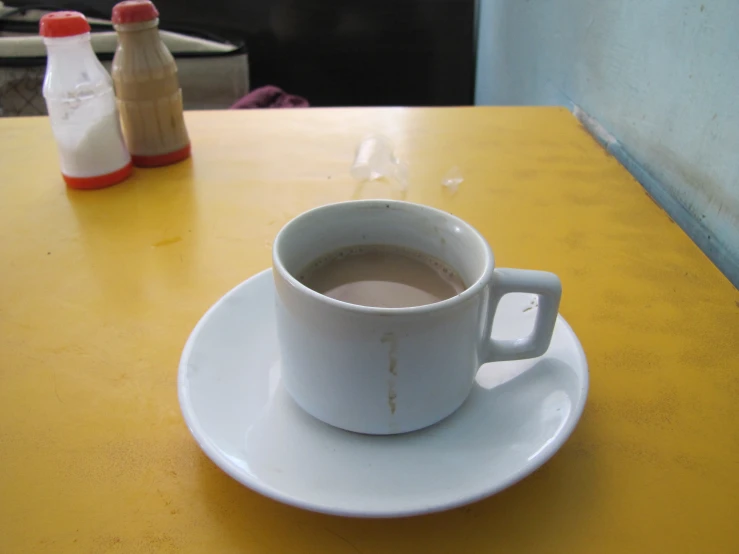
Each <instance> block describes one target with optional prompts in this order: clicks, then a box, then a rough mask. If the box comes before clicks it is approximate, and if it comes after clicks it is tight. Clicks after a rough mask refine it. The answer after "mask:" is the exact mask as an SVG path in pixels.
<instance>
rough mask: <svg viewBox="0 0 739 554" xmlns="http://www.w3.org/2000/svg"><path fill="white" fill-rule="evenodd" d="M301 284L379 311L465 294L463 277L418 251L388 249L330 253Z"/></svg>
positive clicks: (356, 248) (306, 271) (311, 267)
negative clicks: (463, 292)
mask: <svg viewBox="0 0 739 554" xmlns="http://www.w3.org/2000/svg"><path fill="white" fill-rule="evenodd" d="M299 279H300V281H301V282H302V283H303V284H304V285H305V286H307V287H308V288H310V289H313V290H314V291H316V292H320V293H321V294H324V295H326V296H329V297H331V298H335V299H336V300H341V301H343V302H348V303H350V304H359V305H361V306H372V307H377V308H409V307H412V306H423V305H425V304H433V303H434V302H440V301H441V300H446V299H447V298H452V297H453V296H456V295H457V294H459V293H461V292H462V291H463V290H464V289H465V288H466V287H465V285H464V282H463V281H462V279H461V278H460V277H459V274H458V273H457V272H456V271H454V269H452V268H451V267H449V266H448V265H447V264H445V263H444V262H442V261H440V260H438V259H436V258H434V257H432V256H428V255H426V254H423V253H422V252H418V251H416V250H411V249H408V248H401V247H397V246H387V245H362V246H354V247H347V248H343V249H341V250H338V251H336V252H332V253H330V254H327V255H325V256H322V257H321V258H319V259H318V260H315V261H314V262H313V263H311V264H309V265H308V266H307V267H306V268H305V269H304V270H303V271H302V272H301V273H300V275H299Z"/></svg>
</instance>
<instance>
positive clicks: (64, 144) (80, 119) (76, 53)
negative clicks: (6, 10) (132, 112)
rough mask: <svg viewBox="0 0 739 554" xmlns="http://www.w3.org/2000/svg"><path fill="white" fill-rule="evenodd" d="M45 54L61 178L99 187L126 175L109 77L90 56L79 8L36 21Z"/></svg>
mask: <svg viewBox="0 0 739 554" xmlns="http://www.w3.org/2000/svg"><path fill="white" fill-rule="evenodd" d="M39 32H40V34H41V36H43V37H44V44H45V45H46V51H47V54H48V59H47V64H46V75H45V77H44V86H43V95H44V99H45V100H46V107H47V110H48V112H49V119H50V121H51V129H52V132H53V134H54V138H55V139H56V143H57V149H58V151H59V162H60V165H61V170H62V176H63V177H64V181H65V182H66V183H67V186H69V187H70V188H75V189H98V188H103V187H107V186H110V185H114V184H116V183H119V182H121V181H123V180H124V179H125V178H126V177H128V176H129V175H130V174H131V168H132V164H131V156H130V154H129V153H128V150H127V149H126V144H125V142H124V141H123V135H122V133H121V125H120V120H119V118H118V109H117V107H116V99H115V93H114V91H113V81H112V79H111V78H110V75H108V72H107V71H105V68H104V67H103V65H102V64H101V63H100V61H99V60H98V59H97V56H95V52H94V51H93V49H92V45H91V43H90V25H89V24H88V23H87V19H85V16H84V15H82V14H81V13H79V12H69V11H63V12H53V13H49V14H46V15H44V16H43V17H42V18H41V21H40V23H39Z"/></svg>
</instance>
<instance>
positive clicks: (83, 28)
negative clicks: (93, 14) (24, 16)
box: [39, 12, 90, 38]
mask: <svg viewBox="0 0 739 554" xmlns="http://www.w3.org/2000/svg"><path fill="white" fill-rule="evenodd" d="M89 32H90V24H89V23H88V22H87V19H85V16H84V15H82V14H81V13H80V12H52V13H47V14H46V15H45V16H43V17H42V18H41V21H39V33H40V34H41V36H43V37H50V38H59V37H73V36H74V35H81V34H84V33H89Z"/></svg>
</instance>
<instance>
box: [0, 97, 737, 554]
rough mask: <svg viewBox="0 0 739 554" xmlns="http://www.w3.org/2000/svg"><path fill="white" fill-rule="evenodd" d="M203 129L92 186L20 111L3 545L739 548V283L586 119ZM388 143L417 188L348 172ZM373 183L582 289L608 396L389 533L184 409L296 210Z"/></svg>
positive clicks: (213, 116)
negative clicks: (214, 329) (521, 465)
mask: <svg viewBox="0 0 739 554" xmlns="http://www.w3.org/2000/svg"><path fill="white" fill-rule="evenodd" d="M187 124H188V127H189V130H190V134H191V137H192V141H193V152H194V154H193V158H192V160H191V161H187V162H184V163H182V164H179V165H176V166H172V167H168V168H163V169H154V170H137V171H136V172H135V175H134V176H133V177H132V178H131V179H130V180H129V181H127V182H125V183H123V184H121V185H118V186H115V187H112V188H110V189H106V190H101V191H93V192H78V191H68V190H66V189H65V188H64V186H63V184H62V181H61V177H60V175H59V171H58V166H57V161H56V152H55V147H54V143H53V141H52V137H51V132H50V128H49V124H48V121H47V120H46V119H44V118H29V119H4V120H0V160H1V161H0V356H1V357H0V360H1V361H0V499H1V500H0V552H2V553H4V554H5V553H7V554H16V553H27V552H39V553H43V552H53V553H56V554H58V553H64V552H85V553H86V552H91V553H104V552H125V553H129V552H130V553H133V552H198V553H202V552H208V553H219V554H221V553H237V552H238V553H242V552H249V553H268V552H269V553H295V552H317V553H321V554H331V553H336V554H338V553H346V554H352V553H354V554H356V553H371V552H381V553H396V552H397V553H408V552H423V553H424V554H431V553H437V552H438V553H447V552H475V553H477V552H503V553H513V552H525V553H528V552H556V553H559V552H563V553H568V554H573V553H589V554H590V553H599V554H601V553H610V552H614V553H620V554H621V553H625V552H650V553H651V552H691V553H694V552H701V553H704V552H705V553H709V552H710V553H717V552H739V533H737V531H736V528H735V525H736V522H737V521H739V292H737V290H736V289H734V288H733V287H732V286H731V285H730V284H729V282H728V281H727V280H726V279H725V278H724V277H723V276H722V275H721V274H720V273H719V271H718V270H717V269H716V268H715V267H714V266H713V265H712V264H711V263H710V262H709V261H708V259H707V258H706V257H705V256H704V255H703V254H702V253H701V251H700V250H699V249H698V248H697V247H696V246H695V245H694V244H693V243H692V242H691V241H690V240H689V239H688V237H687V236H685V235H684V234H683V232H682V231H681V230H680V229H679V228H678V227H677V226H676V225H675V224H673V222H672V221H671V220H670V219H669V218H668V216H667V215H666V214H665V213H664V212H663V211H661V210H660V209H659V208H658V207H657V206H656V205H655V204H654V203H653V202H652V201H651V200H650V198H649V197H648V196H647V195H646V194H645V193H644V191H643V190H642V188H641V187H640V186H639V184H638V183H636V182H635V181H634V180H633V179H632V177H631V176H630V175H629V174H628V173H627V172H626V171H625V170H624V169H623V168H622V167H621V166H620V165H619V164H618V162H617V161H616V160H615V159H613V158H611V157H610V156H608V155H607V154H606V153H605V152H604V151H603V150H602V149H601V148H600V147H599V146H598V145H597V144H596V143H595V142H594V141H593V139H592V138H591V137H590V136H589V135H588V134H587V133H586V132H585V131H584V130H583V129H582V128H581V127H580V125H579V124H578V123H577V121H576V120H575V119H574V118H573V117H572V116H571V115H570V114H569V113H568V112H566V111H565V110H563V109H558V108H475V109H472V108H454V109H377V110H370V109H356V110H338V109H336V110H306V111H300V110H296V111H289V110H286V111H249V112H238V113H234V112H210V113H209V112H194V113H188V114H187ZM370 132H382V133H384V134H387V135H389V136H390V137H391V138H392V139H393V140H394V141H395V142H396V144H397V150H398V153H399V154H400V155H401V156H402V157H403V158H404V159H405V160H407V161H408V163H409V165H410V174H411V178H410V186H409V188H408V190H407V194H406V195H403V194H402V193H401V192H400V190H399V189H398V188H397V187H396V186H393V185H391V184H387V183H379V182H378V183H372V184H369V185H367V186H365V187H357V186H356V184H355V183H354V182H353V181H352V180H351V178H350V177H349V173H348V170H349V166H350V164H351V161H352V158H353V154H354V149H355V147H356V145H357V143H358V141H359V140H360V139H361V138H362V137H363V136H365V135H366V134H368V133H370ZM455 165H456V166H459V168H460V169H461V171H462V173H463V175H464V179H465V180H464V182H463V183H462V184H461V185H460V187H459V190H458V191H457V193H456V194H450V192H449V191H448V190H446V189H445V188H444V187H442V186H441V179H442V177H443V175H444V174H445V173H446V172H447V171H448V170H449V169H450V168H451V167H452V166H455ZM359 197H392V198H401V197H405V198H407V200H410V201H415V202H420V203H425V204H430V205H433V206H437V207H440V208H443V209H445V210H448V211H451V212H453V213H454V214H456V215H459V216H461V217H462V218H464V219H466V220H468V221H469V222H470V223H472V224H473V225H475V226H477V228H479V229H480V230H481V231H482V233H483V234H484V235H485V236H486V237H487V238H488V239H489V241H490V243H491V244H492V246H493V248H494V250H495V253H496V257H497V261H498V264H499V265H501V266H512V267H523V268H540V269H546V270H550V271H553V272H556V273H557V274H559V275H560V276H561V278H562V281H563V286H564V297H563V303H562V308H561V310H562V313H563V315H564V316H565V318H566V319H567V320H568V321H569V322H570V324H571V325H572V326H573V328H574V329H575V331H576V332H577V333H578V335H579V337H580V339H581V341H582V344H583V347H584V348H585V352H586V353H587V356H588V360H589V363H590V369H591V390H590V397H589V400H588V405H587V407H586V409H585V413H584V415H583V419H582V421H581V423H580V425H579V427H578V428H577V430H576V431H575V433H574V435H573V436H572V438H571V439H570V440H569V442H568V443H567V444H566V445H565V446H564V447H563V449H562V450H561V451H560V453H559V454H557V455H556V456H555V457H554V458H553V459H552V460H551V461H550V462H549V463H547V464H546V465H545V466H544V467H543V468H542V469H541V470H539V471H538V472H537V473H535V474H534V475H532V476H531V477H529V478H528V479H525V480H524V481H523V482H521V483H519V484H518V485H515V486H514V487H512V488H511V489H509V490H507V491H505V492H503V493H501V494H498V495H497V496H495V497H492V498H490V499H488V500H486V501H483V502H480V503H478V504H475V505H472V506H468V507H465V508H462V509H458V510H454V511H452V512H448V513H442V514H436V515H432V516H425V517H418V518H410V519H404V520H392V521H372V520H351V519H342V518H336V517H329V516H323V515H317V514H312V513H308V512H304V511H301V510H298V509H294V508H291V507H287V506H283V505H280V504H277V503H276V502H273V501H271V500H267V499H265V498H263V497H261V496H259V495H258V494H256V493H253V492H251V491H250V490H248V489H246V488H244V487H242V486H241V485H239V484H238V483H236V482H235V481H233V480H231V479H230V478H229V477H227V476H226V475H225V474H223V473H222V472H221V471H220V470H218V469H217V468H216V467H215V466H214V465H213V464H212V463H211V462H210V461H209V460H208V459H207V458H206V457H205V455H204V454H202V453H201V451H200V450H199V448H198V447H197V445H196V444H195V441H194V440H193V439H192V438H191V436H190V435H189V433H188V431H187V429H186V428H185V425H184V423H183V421H182V418H181V416H180V412H179V407H178V404H177V395H176V385H175V382H176V374H177V363H178V359H179V356H180V351H181V348H182V346H183V344H184V342H185V339H186V338H187V336H188V333H189V332H190V330H191V329H192V327H193V326H194V325H195V323H196V322H197V320H198V318H199V317H200V316H201V315H202V314H203V312H205V310H206V309H207V308H208V307H209V306H210V305H211V304H212V303H213V302H215V301H216V300H217V299H218V298H219V297H220V296H221V295H222V294H223V293H225V292H226V291H228V290H229V289H230V288H231V287H233V286H234V285H236V284H237V283H239V282H240V281H242V280H244V279H246V278H247V277H249V276H250V275H252V274H254V273H255V272H257V271H259V270H261V269H263V268H266V267H268V266H269V265H270V246H271V241H272V239H273V238H274V236H275V233H276V232H277V230H278V229H279V228H280V226H282V225H283V224H284V223H285V222H286V221H288V220H289V219H290V218H292V217H293V216H295V215H296V214H298V213H300V212H302V211H304V210H306V209H308V208H310V207H313V206H317V205H320V204H324V203H328V202H334V201H339V200H346V199H349V198H359Z"/></svg>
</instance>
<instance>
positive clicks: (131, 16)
mask: <svg viewBox="0 0 739 554" xmlns="http://www.w3.org/2000/svg"><path fill="white" fill-rule="evenodd" d="M157 17H159V12H158V11H157V9H156V6H154V4H152V3H151V2H149V0H125V2H118V3H117V4H116V5H115V6H113V18H112V20H113V23H114V24H116V25H117V24H119V23H124V24H125V23H141V22H143V21H151V20H152V19H156V18H157Z"/></svg>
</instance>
